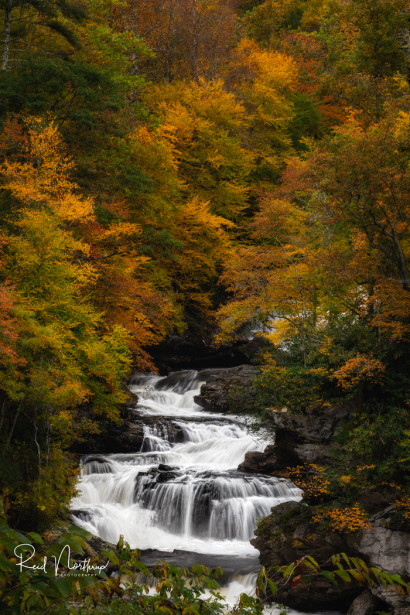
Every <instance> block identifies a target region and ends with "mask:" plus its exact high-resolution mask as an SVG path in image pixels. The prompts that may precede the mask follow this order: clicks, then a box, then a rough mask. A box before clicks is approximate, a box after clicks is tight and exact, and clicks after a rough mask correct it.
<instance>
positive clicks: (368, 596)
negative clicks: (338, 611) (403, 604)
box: [347, 589, 386, 615]
mask: <svg viewBox="0 0 410 615" xmlns="http://www.w3.org/2000/svg"><path fill="white" fill-rule="evenodd" d="M385 610H386V603H385V602H383V601H382V600H380V598H377V596H374V595H373V594H372V593H371V592H370V591H369V590H368V589H366V590H365V591H364V592H363V593H362V594H360V596H358V597H357V598H356V599H355V600H353V602H352V604H351V606H350V609H349V610H348V611H347V615H374V613H376V612H377V611H385Z"/></svg>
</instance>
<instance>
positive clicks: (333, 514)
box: [313, 504, 371, 534]
mask: <svg viewBox="0 0 410 615" xmlns="http://www.w3.org/2000/svg"><path fill="white" fill-rule="evenodd" d="M313 521H314V522H316V523H323V521H329V522H330V523H329V527H330V529H331V530H333V531H334V532H341V533H345V534H350V533H353V532H357V531H358V530H367V529H370V528H371V524H370V523H369V521H368V520H367V515H366V513H365V512H364V511H363V510H362V509H361V508H360V506H359V504H355V505H353V506H351V507H349V508H335V509H330V510H324V511H320V512H318V513H316V514H315V515H313Z"/></svg>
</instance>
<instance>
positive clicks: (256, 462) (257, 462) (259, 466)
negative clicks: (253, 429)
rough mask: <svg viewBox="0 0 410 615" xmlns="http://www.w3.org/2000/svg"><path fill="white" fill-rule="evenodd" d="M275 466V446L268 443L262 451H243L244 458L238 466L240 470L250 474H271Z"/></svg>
mask: <svg viewBox="0 0 410 615" xmlns="http://www.w3.org/2000/svg"><path fill="white" fill-rule="evenodd" d="M276 468H277V465H276V455H275V447H274V445H272V444H270V445H269V446H267V447H266V448H265V450H264V452H263V453H261V452H259V451H249V452H247V453H245V460H244V461H243V462H242V463H241V464H240V465H239V466H238V470H240V471H241V472H250V473H252V474H272V473H273V472H274V471H275V470H276Z"/></svg>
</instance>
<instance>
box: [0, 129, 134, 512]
mask: <svg viewBox="0 0 410 615" xmlns="http://www.w3.org/2000/svg"><path fill="white" fill-rule="evenodd" d="M24 154H25V157H24V159H23V160H21V161H14V162H9V161H7V160H6V161H5V162H4V163H3V164H2V165H1V167H0V173H1V176H2V179H3V190H8V191H10V192H11V193H12V195H13V196H14V198H15V199H16V200H17V201H18V202H19V204H20V208H19V211H18V215H17V216H15V217H14V219H13V220H12V221H11V224H10V230H9V232H8V234H7V236H5V237H4V247H3V262H2V264H1V276H2V279H3V280H8V281H9V284H11V283H12V284H13V286H14V290H13V292H14V293H15V296H14V298H13V303H12V305H10V307H9V308H8V310H9V313H10V317H9V320H10V319H12V320H11V322H10V325H11V324H13V328H14V331H15V332H13V331H10V334H9V337H10V336H11V337H12V339H11V341H12V343H13V345H12V349H11V350H10V353H11V352H12V354H10V353H9V357H6V358H7V361H5V360H4V359H3V361H2V362H3V370H2V372H1V374H0V389H1V391H2V404H3V406H2V407H3V417H4V420H2V430H1V433H0V437H1V438H2V440H3V454H5V455H8V456H9V458H10V460H12V461H11V466H10V472H11V474H10V476H9V477H7V475H6V476H3V478H2V490H3V492H6V493H9V494H10V497H11V500H12V502H13V510H14V512H15V513H16V514H17V511H18V509H19V507H20V509H21V513H20V514H21V516H22V517H24V516H25V515H27V513H28V512H29V511H31V513H29V514H33V506H34V510H36V511H37V514H38V515H39V517H41V515H42V514H43V513H42V512H41V511H46V512H44V514H43V517H47V518H49V516H50V515H51V517H52V516H53V515H55V514H56V513H59V512H61V511H62V510H64V509H65V508H66V507H67V505H68V503H69V498H70V496H71V495H72V493H73V478H74V474H73V472H72V470H71V469H70V468H71V466H70V464H67V459H64V456H63V455H62V453H61V448H63V449H64V448H67V447H68V446H69V445H70V443H71V442H72V441H73V440H74V439H76V438H78V437H81V433H82V430H83V429H87V430H89V429H95V426H94V427H93V425H92V423H91V422H90V420H88V419H87V416H86V414H85V415H84V414H83V415H82V414H81V411H80V409H81V408H85V407H87V406H88V407H89V408H92V414H93V413H94V415H95V416H98V414H102V415H105V416H106V417H108V418H109V419H111V420H116V419H117V418H118V404H120V403H122V402H123V401H124V400H125V396H124V393H123V390H122V381H123V379H124V377H125V375H126V374H127V372H128V370H129V368H130V364H131V356H130V353H129V337H128V334H127V332H126V331H125V330H124V329H123V328H122V327H120V326H114V327H113V328H112V329H108V328H107V327H104V326H103V319H102V316H101V314H99V313H98V312H96V311H95V309H94V307H93V306H92V304H91V303H90V301H89V298H88V297H87V295H89V293H90V292H91V291H92V289H93V286H94V284H95V282H96V278H97V276H98V272H97V271H96V270H95V268H94V267H93V265H92V263H91V262H90V260H89V256H90V254H91V250H90V246H89V245H87V244H86V243H85V242H84V241H83V240H81V239H78V238H76V237H75V236H74V233H73V230H75V229H76V228H77V226H78V224H79V221H80V220H82V221H84V220H92V219H93V217H94V211H93V202H92V200H91V199H90V198H83V197H81V196H80V195H79V194H78V190H77V187H76V185H75V184H74V182H72V181H71V180H70V177H69V173H70V170H71V168H72V163H71V162H69V161H67V160H66V159H65V151H64V147H63V144H62V141H61V138H60V136H59V134H58V132H57V129H56V127H55V125H53V123H51V122H50V123H44V122H43V121H42V120H36V119H32V120H31V122H30V126H29V128H28V141H27V144H26V146H25V150H24ZM5 307H6V306H5ZM16 436H17V442H16ZM20 438H22V439H23V440H24V439H25V438H29V442H30V441H31V442H32V446H28V447H27V450H26V451H25V452H24V455H23V458H22V459H21V460H20V461H19V456H21V451H20V448H19V445H18V440H19V439H20ZM26 459H27V471H28V472H29V476H28V480H29V484H28V485H27V484H25V482H24V479H22V478H21V471H20V469H19V468H20V466H19V464H21V463H23V464H24V463H25V461H26ZM64 464H65V465H66V468H65V469H64V470H63V469H62V466H64ZM13 468H14V470H13ZM60 470H61V477H60V478H59V471H60ZM13 472H14V475H15V476H16V474H17V476H18V479H16V478H15V479H14V480H13V479H12V476H13ZM65 481H66V482H67V483H68V486H67V488H66V489H63V485H64V482H65ZM53 489H55V490H56V492H60V491H61V490H62V491H61V497H58V498H56V495H55V494H54V495H53ZM41 507H43V508H41Z"/></svg>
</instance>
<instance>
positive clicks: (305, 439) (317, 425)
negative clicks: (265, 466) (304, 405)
mask: <svg viewBox="0 0 410 615" xmlns="http://www.w3.org/2000/svg"><path fill="white" fill-rule="evenodd" d="M355 409H356V407H355V404H354V403H352V404H342V405H335V406H332V407H330V408H309V409H307V410H306V411H305V412H304V413H303V414H297V415H291V414H288V413H285V412H281V411H274V410H270V411H268V415H269V418H270V419H271V421H272V422H273V425H274V429H275V432H276V437H275V440H276V446H275V453H276V460H277V467H278V468H286V467H289V466H295V465H302V464H303V463H327V462H329V461H330V462H331V460H332V456H333V455H334V454H335V453H336V452H337V450H338V449H339V446H338V445H337V444H335V443H334V442H332V440H333V438H334V437H335V436H336V435H337V434H338V433H339V431H340V429H341V426H342V424H343V423H344V422H346V421H347V420H348V419H349V417H350V415H351V414H352V413H353V412H354V411H355Z"/></svg>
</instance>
